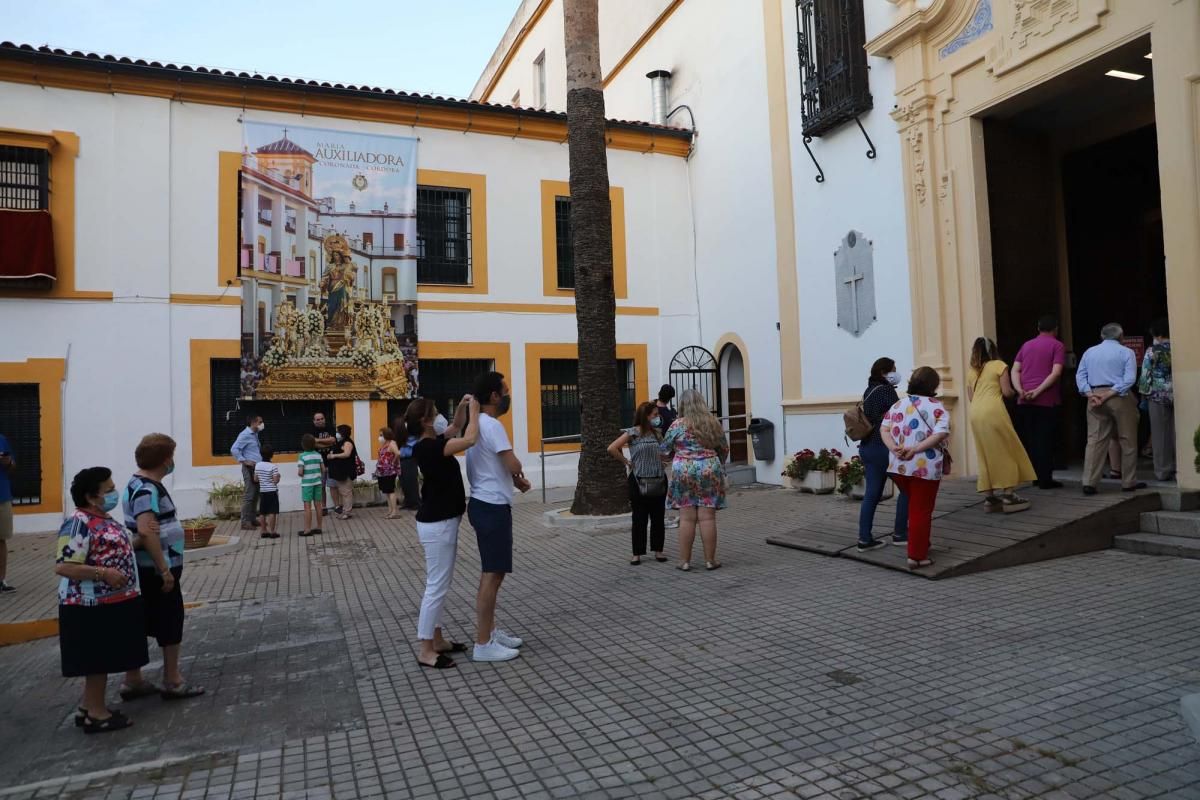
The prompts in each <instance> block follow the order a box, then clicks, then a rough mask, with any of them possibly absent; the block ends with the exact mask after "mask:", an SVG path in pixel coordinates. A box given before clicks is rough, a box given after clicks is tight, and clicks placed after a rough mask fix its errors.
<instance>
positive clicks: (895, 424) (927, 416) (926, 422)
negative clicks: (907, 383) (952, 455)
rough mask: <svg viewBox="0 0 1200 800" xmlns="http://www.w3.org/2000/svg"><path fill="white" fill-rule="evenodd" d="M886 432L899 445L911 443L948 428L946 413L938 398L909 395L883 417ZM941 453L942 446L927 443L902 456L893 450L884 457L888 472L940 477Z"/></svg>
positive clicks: (909, 445) (927, 478) (948, 430)
mask: <svg viewBox="0 0 1200 800" xmlns="http://www.w3.org/2000/svg"><path fill="white" fill-rule="evenodd" d="M883 424H884V425H885V426H890V427H888V428H887V432H888V433H889V434H891V436H892V440H893V441H894V442H895V443H896V444H897V445H899V446H900V447H912V446H913V445H915V444H918V443H919V442H922V441H924V440H925V439H928V438H929V437H930V436H933V435H934V434H937V433H949V432H950V415H949V414H948V413H947V412H946V407H945V406H943V405H942V401H940V400H935V399H934V398H932V397H921V396H920V395H911V396H909V397H905V398H903V399H901V400H900V401H899V402H897V403H896V404H895V405H894V406H892V407H891V409H890V410H889V411H888V413H887V416H885V417H884V418H883ZM944 461H945V455H944V454H943V453H942V448H940V447H931V448H929V449H928V450H922V451H921V452H919V453H915V454H913V457H912V458H908V459H902V458H900V457H899V456H897V455H896V454H895V453H892V454H891V457H890V458H889V459H888V472H891V473H894V474H896V475H909V476H911V477H914V478H922V479H924V480H928V481H940V480H941V479H942V474H943V465H944Z"/></svg>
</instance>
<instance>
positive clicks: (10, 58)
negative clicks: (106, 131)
mask: <svg viewBox="0 0 1200 800" xmlns="http://www.w3.org/2000/svg"><path fill="white" fill-rule="evenodd" d="M0 82H8V83H22V84H27V85H30V86H40V87H43V88H48V87H55V88H60V89H72V90H75V91H82V92H98V93H101V94H109V95H117V94H125V95H133V96H137V97H157V98H160V99H163V100H174V101H178V102H181V103H193V104H196V105H208V106H223V107H225V108H237V109H243V110H255V111H272V112H279V113H283V114H299V115H304V116H308V117H331V118H334V119H345V120H363V121H367V122H382V123H386V124H391V125H400V126H418V127H422V128H434V129H439V130H451V131H459V132H461V133H467V132H471V133H479V134H488V135H492V136H507V137H509V138H520V139H531V140H536V141H544V142H555V143H561V142H565V141H566V139H567V122H566V118H565V117H561V116H560V117H550V116H545V115H536V116H530V115H526V114H520V113H516V112H514V111H511V110H505V109H497V108H489V107H487V106H477V105H470V104H463V105H462V106H460V107H450V106H446V107H439V106H430V105H428V104H423V103H421V101H419V100H416V99H412V98H407V97H398V96H395V95H379V96H372V95H366V94H354V95H352V96H338V95H334V94H331V93H326V92H312V91H308V90H305V89H304V88H303V87H299V86H288V85H287V84H282V83H281V84H278V85H276V86H271V85H263V84H261V83H259V82H254V83H245V82H239V81H233V80H230V79H229V78H226V77H221V78H219V79H217V78H209V77H207V76H204V75H203V74H200V73H178V75H177V76H174V77H170V78H166V77H159V76H157V75H154V76H151V75H146V74H142V73H133V72H129V71H124V70H122V71H120V72H114V71H110V70H109V68H108V65H107V64H104V63H98V64H95V63H87V64H77V65H70V66H64V65H50V64H46V63H42V62H40V61H39V60H37V59H36V58H28V57H27V56H25V57H23V56H22V54H20V53H16V54H9V53H3V54H0ZM607 141H608V146H609V147H611V148H614V149H617V150H630V151H632V152H635V153H651V152H653V153H662V154H664V155H671V156H678V157H680V158H683V157H686V156H687V155H688V152H689V150H690V149H691V142H690V140H689V139H688V138H687V137H682V136H679V135H678V134H664V133H663V132H662V131H660V130H656V129H653V128H647V129H646V130H637V129H630V128H612V129H610V130H609V131H608V138H607Z"/></svg>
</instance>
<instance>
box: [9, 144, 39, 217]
mask: <svg viewBox="0 0 1200 800" xmlns="http://www.w3.org/2000/svg"><path fill="white" fill-rule="evenodd" d="M49 207H50V153H49V152H48V151H46V150H43V149H41V148H39V147H12V146H9V145H0V208H3V209H11V210H15V211H37V210H44V209H48V208H49Z"/></svg>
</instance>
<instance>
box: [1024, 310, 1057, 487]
mask: <svg viewBox="0 0 1200 800" xmlns="http://www.w3.org/2000/svg"><path fill="white" fill-rule="evenodd" d="M1065 361H1066V348H1065V347H1063V343H1062V342H1060V341H1059V340H1058V320H1057V319H1056V318H1055V317H1053V316H1045V317H1042V318H1041V319H1039V320H1038V335H1037V336H1036V337H1035V338H1033V339H1030V340H1029V341H1028V342H1026V343H1025V344H1024V345H1022V346H1021V350H1020V351H1019V352H1018V353H1017V357H1016V360H1015V361H1014V362H1013V366H1012V382H1013V386H1015V387H1016V389H1017V395H1018V396H1017V432H1018V433H1019V434H1020V436H1021V441H1022V442H1023V443H1024V444H1025V452H1027V453H1029V460H1030V461H1032V462H1033V468H1034V470H1035V471H1036V472H1037V478H1038V482H1037V485H1038V488H1039V489H1058V488H1059V487H1061V486H1062V484H1061V483H1059V482H1058V481H1056V480H1054V474H1053V473H1054V449H1055V444H1057V441H1058V406H1059V405H1061V404H1062V387H1061V385H1060V383H1059V380H1060V379H1061V378H1062V373H1063V363H1064V362H1065Z"/></svg>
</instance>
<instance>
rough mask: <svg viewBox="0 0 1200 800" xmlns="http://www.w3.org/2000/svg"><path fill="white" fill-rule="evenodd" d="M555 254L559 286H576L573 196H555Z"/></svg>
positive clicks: (561, 287) (567, 287)
mask: <svg viewBox="0 0 1200 800" xmlns="http://www.w3.org/2000/svg"><path fill="white" fill-rule="evenodd" d="M554 254H555V261H556V262H557V265H558V266H557V270H558V288H559V289H574V288H575V250H574V248H573V247H572V245H571V198H569V197H555V198H554Z"/></svg>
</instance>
